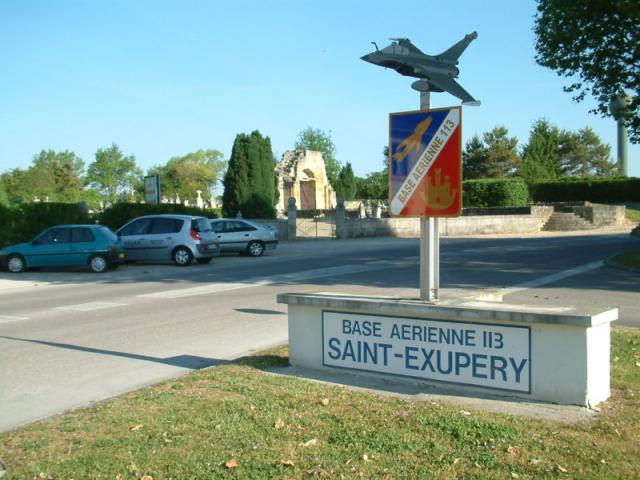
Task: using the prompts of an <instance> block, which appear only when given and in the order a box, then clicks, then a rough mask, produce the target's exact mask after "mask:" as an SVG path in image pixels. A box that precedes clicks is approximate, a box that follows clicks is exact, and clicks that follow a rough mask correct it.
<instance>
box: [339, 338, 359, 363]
mask: <svg viewBox="0 0 640 480" xmlns="http://www.w3.org/2000/svg"><path fill="white" fill-rule="evenodd" d="M347 357H351V360H353V361H354V362H356V354H355V352H354V351H353V345H352V344H351V340H347V341H346V342H345V344H344V351H343V352H342V360H345V359H346V358H347Z"/></svg>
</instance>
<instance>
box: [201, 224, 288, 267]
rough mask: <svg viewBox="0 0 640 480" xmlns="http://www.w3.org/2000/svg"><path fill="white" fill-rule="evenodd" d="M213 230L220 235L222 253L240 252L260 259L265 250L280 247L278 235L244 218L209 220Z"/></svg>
mask: <svg viewBox="0 0 640 480" xmlns="http://www.w3.org/2000/svg"><path fill="white" fill-rule="evenodd" d="M209 221H210V222H211V228H212V229H213V231H214V232H215V233H217V234H218V240H219V241H220V250H221V251H222V252H238V253H245V254H247V255H251V256H252V257H259V256H260V255H262V254H263V253H264V251H265V250H274V249H275V248H276V247H277V246H278V234H277V232H276V231H275V230H273V229H271V228H268V227H264V226H262V225H260V224H258V223H255V222H252V221H251V220H245V219H244V218H215V219H212V220H209Z"/></svg>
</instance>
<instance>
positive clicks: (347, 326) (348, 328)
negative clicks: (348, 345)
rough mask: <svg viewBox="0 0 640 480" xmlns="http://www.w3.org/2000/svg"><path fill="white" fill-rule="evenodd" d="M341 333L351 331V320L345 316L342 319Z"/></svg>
mask: <svg viewBox="0 0 640 480" xmlns="http://www.w3.org/2000/svg"><path fill="white" fill-rule="evenodd" d="M342 333H344V334H347V335H348V334H350V333H351V321H349V320H347V319H346V318H343V319H342Z"/></svg>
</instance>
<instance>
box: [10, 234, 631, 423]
mask: <svg viewBox="0 0 640 480" xmlns="http://www.w3.org/2000/svg"><path fill="white" fill-rule="evenodd" d="M639 246H640V241H639V240H638V239H636V238H632V237H630V236H629V235H628V234H608V235H584V236H566V235H565V236H545V237H535V238H534V237H529V238H498V239H489V238H443V239H442V241H441V255H442V258H441V286H442V296H443V297H446V296H448V295H449V296H450V295H454V294H457V293H459V292H461V291H465V292H472V291H475V289H478V288H490V289H494V290H499V291H501V292H502V293H503V294H505V299H504V300H505V302H509V303H515V302H522V303H528V304H545V305H548V306H551V305H554V306H557V305H561V306H567V305H578V306H579V305H593V304H596V305H598V306H601V307H603V308H608V307H620V310H621V320H620V323H623V324H626V325H633V326H640V307H639V305H640V275H638V274H634V273H630V272H624V271H620V270H616V269H613V268H611V267H608V266H604V264H603V263H602V260H604V259H606V258H608V257H610V256H612V255H614V254H616V253H618V252H621V251H624V250H628V249H630V248H638V247H639ZM418 255H419V245H418V240H415V239H393V238H383V239H357V240H346V241H340V242H338V241H317V242H311V241H309V242H296V243H284V244H282V245H281V246H280V248H279V249H278V250H277V251H276V252H275V253H272V254H270V255H266V256H264V257H260V258H247V257H240V256H225V257H222V258H219V259H216V260H214V262H212V263H211V264H209V265H193V266H191V267H188V268H179V267H174V266H172V265H133V266H126V267H122V268H121V269H119V270H117V271H115V272H109V273H106V274H103V275H95V274H91V273H88V272H82V271H42V272H29V273H26V274H22V275H10V274H8V273H5V272H1V273H0V405H2V408H0V431H2V430H7V429H10V428H13V427H16V426H18V425H21V424H24V423H27V422H30V421H33V420H36V419H39V418H44V417H47V416H50V415H53V414H56V413H60V412H62V411H64V410H66V409H70V408H75V407H78V406H82V405H86V404H87V403H90V402H92V401H97V400H102V399H105V398H109V397H113V396H115V395H118V394H121V393H123V392H126V391H130V390H133V389H136V388H139V387H141V386H144V385H148V384H152V383H156V382H159V381H161V380H164V379H166V378H170V377H175V376H179V375H182V374H184V373H185V372H188V371H190V370H192V369H196V368H203V367H207V366H211V365H215V364H216V363H218V362H220V361H224V360H228V359H232V358H237V357H238V356H242V355H245V354H247V353H250V352H253V351H258V350H261V349H264V348H266V347H269V346H272V345H276V344H280V343H283V342H285V341H286V339H287V320H286V307H285V306H284V305H279V304H277V303H276V300H275V299H276V294H277V293H280V292H303V291H315V292H317V291H333V292H345V293H346V292H348V293H368V294H386V295H401V296H405V297H418V296H419V275H418V273H419V272H418V263H419V257H418Z"/></svg>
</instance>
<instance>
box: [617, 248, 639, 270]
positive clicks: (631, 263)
mask: <svg viewBox="0 0 640 480" xmlns="http://www.w3.org/2000/svg"><path fill="white" fill-rule="evenodd" d="M613 261H614V262H615V263H617V264H618V265H622V266H623V267H627V268H631V269H633V270H638V271H639V272H640V250H635V251H632V252H625V253H621V254H620V255H616V256H615V257H613Z"/></svg>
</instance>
